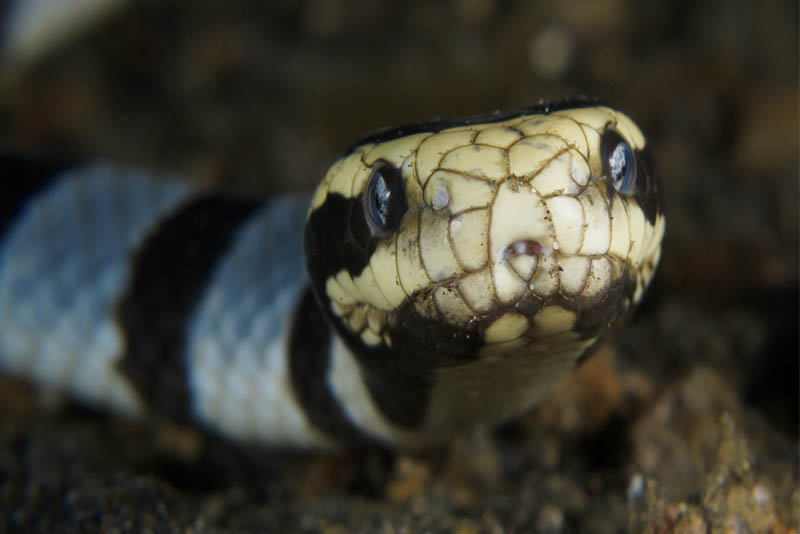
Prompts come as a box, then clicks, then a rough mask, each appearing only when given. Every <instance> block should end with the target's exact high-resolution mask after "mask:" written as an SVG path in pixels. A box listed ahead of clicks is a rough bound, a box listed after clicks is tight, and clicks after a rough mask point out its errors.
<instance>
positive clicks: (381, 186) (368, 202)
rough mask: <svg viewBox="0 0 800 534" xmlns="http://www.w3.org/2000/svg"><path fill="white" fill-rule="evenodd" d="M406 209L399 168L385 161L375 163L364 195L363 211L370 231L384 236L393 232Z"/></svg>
mask: <svg viewBox="0 0 800 534" xmlns="http://www.w3.org/2000/svg"><path fill="white" fill-rule="evenodd" d="M407 210H408V202H407V200H406V190H405V186H404V184H403V178H402V176H400V171H399V169H397V168H395V167H394V166H392V165H390V164H389V163H387V162H385V161H379V162H377V163H375V166H374V168H373V169H372V174H370V176H369V181H368V182H367V190H366V194H365V195H364V213H366V216H367V223H368V224H369V228H370V230H371V231H372V233H373V234H375V235H377V236H379V237H384V236H386V235H389V234H390V233H392V232H394V231H395V230H396V229H397V227H398V226H400V220H401V219H402V218H403V215H404V214H405V212H406V211H407Z"/></svg>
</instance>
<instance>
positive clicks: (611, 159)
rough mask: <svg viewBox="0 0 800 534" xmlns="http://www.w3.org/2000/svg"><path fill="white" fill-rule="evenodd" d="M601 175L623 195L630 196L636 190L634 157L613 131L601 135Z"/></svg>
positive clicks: (627, 146) (628, 146)
mask: <svg viewBox="0 0 800 534" xmlns="http://www.w3.org/2000/svg"><path fill="white" fill-rule="evenodd" d="M600 152H601V156H602V158H603V174H604V175H605V176H606V178H607V179H608V181H609V182H610V183H611V185H612V186H613V187H614V189H616V190H617V191H619V192H620V193H622V194H623V195H631V194H633V192H634V189H635V188H636V174H637V172H636V171H637V169H636V156H635V155H634V153H633V149H632V148H631V146H630V145H629V144H628V142H627V141H625V139H623V138H622V136H621V135H619V134H618V133H617V132H616V131H614V130H606V131H605V133H603V141H602V145H601V150H600Z"/></svg>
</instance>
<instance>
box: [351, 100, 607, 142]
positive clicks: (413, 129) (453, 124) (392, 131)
mask: <svg viewBox="0 0 800 534" xmlns="http://www.w3.org/2000/svg"><path fill="white" fill-rule="evenodd" d="M601 105H602V104H600V103H599V102H597V101H594V100H590V99H586V98H581V99H574V100H562V101H559V102H553V103H544V104H538V105H535V106H527V107H524V108H517V109H512V110H507V111H499V110H498V111H495V112H493V113H489V114H484V115H473V116H471V117H463V118H458V119H444V120H432V121H425V122H418V123H414V124H406V125H403V126H397V127H394V128H382V129H379V130H377V131H375V132H373V133H371V134H369V135H367V136H366V137H364V138H362V139H360V140H359V141H358V142H356V143H354V144H353V145H351V146H350V148H349V149H348V150H347V152H346V154H350V153H352V152H353V150H355V149H356V148H358V147H359V146H362V145H366V144H373V143H375V144H377V143H385V142H386V141H392V140H394V139H399V138H401V137H406V136H407V135H414V134H418V133H427V132H430V133H437V132H440V131H442V130H446V129H448V128H458V127H461V126H470V125H473V124H491V123H495V122H503V121H507V120H511V119H515V118H517V117H522V116H523V115H547V114H549V113H553V112H555V111H563V110H565V109H575V108H586V107H593V106H601Z"/></svg>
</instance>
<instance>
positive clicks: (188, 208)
mask: <svg viewBox="0 0 800 534" xmlns="http://www.w3.org/2000/svg"><path fill="white" fill-rule="evenodd" d="M259 205H260V203H258V202H254V201H248V200H242V199H234V198H225V197H212V196H203V197H198V198H194V199H192V200H190V201H188V202H187V203H185V204H183V205H182V206H181V207H179V208H178V209H177V210H176V211H175V212H174V213H173V214H171V215H170V216H169V217H167V218H165V219H164V220H163V221H162V222H161V223H160V224H159V225H158V226H157V227H156V228H155V229H154V230H153V231H152V232H151V234H150V235H149V236H148V237H147V238H146V239H145V240H144V241H143V242H142V243H141V244H140V247H139V250H138V252H137V253H136V255H135V257H134V258H133V266H132V274H131V279H130V280H129V282H128V285H127V287H126V289H125V293H124V294H123V296H122V297H121V299H120V301H119V302H118V303H117V318H118V322H119V326H120V329H121V330H122V333H123V336H124V339H125V353H124V355H123V358H122V359H121V360H120V362H119V369H120V371H121V372H122V373H123V374H124V375H125V376H126V377H127V378H128V379H130V381H131V382H132V383H133V385H134V386H135V388H136V390H137V391H138V392H139V393H140V394H141V395H142V397H143V398H144V400H145V401H146V402H147V404H148V405H149V406H151V407H153V408H154V409H155V410H156V411H157V412H161V413H164V414H166V415H168V416H170V417H174V418H178V419H183V420H186V419H189V418H190V417H191V415H192V412H191V398H192V394H191V392H190V391H189V385H188V377H187V368H186V335H187V332H186V329H187V323H188V321H189V319H190V318H191V316H192V312H193V311H194V309H195V308H196V306H197V303H198V301H199V300H200V299H201V298H202V296H203V293H204V290H205V289H206V287H207V286H208V282H209V280H210V278H211V276H212V274H213V272H214V268H215V267H216V265H217V264H218V262H219V260H220V259H221V258H222V257H223V256H224V255H225V253H226V252H227V250H228V245H229V244H230V242H231V240H232V239H233V237H234V235H235V233H236V231H237V230H238V229H239V228H240V227H241V226H242V224H243V222H244V221H245V220H246V219H247V218H248V217H249V216H250V215H251V214H252V213H253V212H254V211H255V210H256V208H258V207H259Z"/></svg>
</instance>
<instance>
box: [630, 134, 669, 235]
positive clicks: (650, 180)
mask: <svg viewBox="0 0 800 534" xmlns="http://www.w3.org/2000/svg"><path fill="white" fill-rule="evenodd" d="M635 154H636V161H637V162H638V167H639V179H638V180H637V183H636V191H634V193H633V198H634V199H636V203H637V204H638V205H639V207H640V208H642V211H644V216H645V217H646V218H647V221H648V222H649V223H650V224H655V222H656V216H657V215H659V214H660V213H663V210H664V199H663V194H662V192H661V188H662V186H661V175H660V174H659V172H658V167H657V166H656V162H655V160H654V159H653V155H652V154H651V153H650V150H649V149H647V147H645V148H644V149H642V150H637V151H636V152H635Z"/></svg>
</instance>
